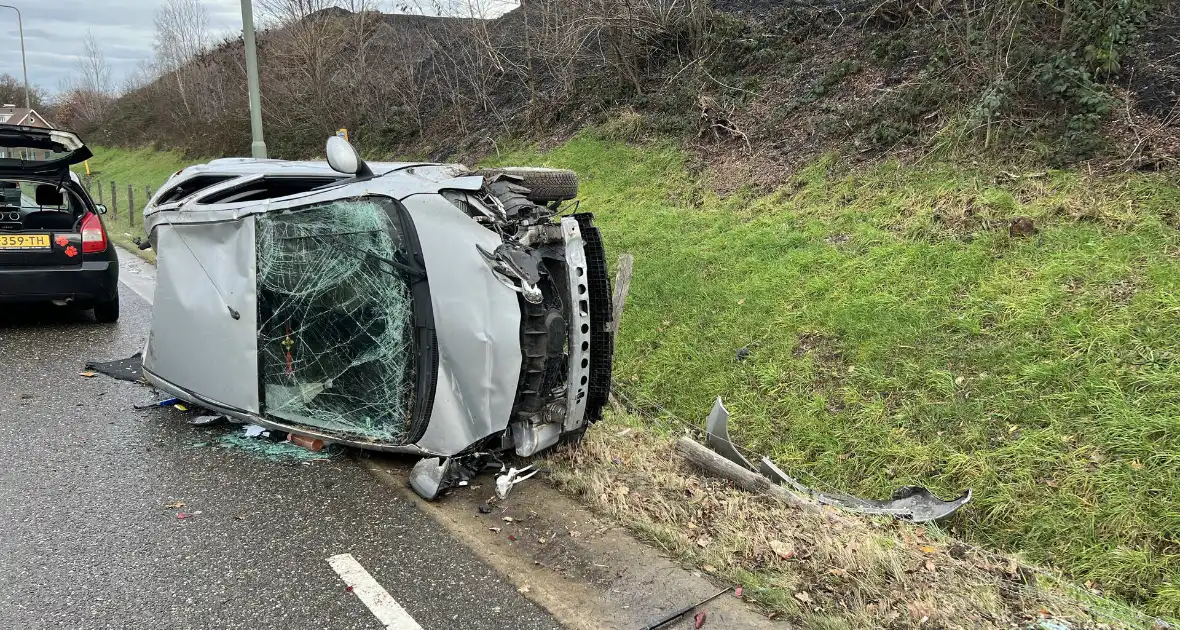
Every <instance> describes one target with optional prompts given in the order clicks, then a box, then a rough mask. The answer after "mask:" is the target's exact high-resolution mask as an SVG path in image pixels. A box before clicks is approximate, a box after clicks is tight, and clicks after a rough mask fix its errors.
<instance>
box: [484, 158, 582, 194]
mask: <svg viewBox="0 0 1180 630" xmlns="http://www.w3.org/2000/svg"><path fill="white" fill-rule="evenodd" d="M475 174H476V175H483V176H484V177H493V176H496V175H507V176H509V177H512V178H515V179H517V180H519V181H520V185H521V186H524V187H525V188H528V189H529V194H528V195H526V198H527V199H528V200H529V201H531V202H533V203H549V202H552V201H569V200H570V199H575V198H577V196H578V174H577V173H575V172H573V171H566V170H562V169H556V168H529V167H524V166H519V167H516V166H514V167H510V168H489V169H484V170H482V171H476V173H475Z"/></svg>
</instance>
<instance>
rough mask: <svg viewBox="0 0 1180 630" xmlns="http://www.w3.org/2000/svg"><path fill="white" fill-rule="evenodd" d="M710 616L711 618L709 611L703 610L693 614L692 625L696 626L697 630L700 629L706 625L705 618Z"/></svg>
mask: <svg viewBox="0 0 1180 630" xmlns="http://www.w3.org/2000/svg"><path fill="white" fill-rule="evenodd" d="M708 618H709V613H707V612H705V611H703V610H702V611H700V612H699V613H697V614H695V615H693V618H692V627H693V628H696V629H697V630H700V629H701V628H703V627H705V620H706V619H708Z"/></svg>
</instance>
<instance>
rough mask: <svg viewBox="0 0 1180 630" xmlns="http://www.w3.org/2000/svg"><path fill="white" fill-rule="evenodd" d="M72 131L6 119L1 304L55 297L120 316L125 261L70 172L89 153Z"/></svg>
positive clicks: (1, 145) (1, 128)
mask: <svg viewBox="0 0 1180 630" xmlns="http://www.w3.org/2000/svg"><path fill="white" fill-rule="evenodd" d="M90 156H91V153H90V149H88V148H86V145H84V144H83V143H82V141H81V140H80V139H79V138H78V136H77V135H75V134H74V133H72V132H69V131H60V130H56V129H42V128H38V127H20V126H14V125H0V304H2V305H10V304H12V303H28V302H54V303H56V304H69V305H73V306H76V307H79V308H92V309H94V317H95V319H97V320H98V321H100V322H114V321H116V320H118V319H119V286H118V285H119V262H118V259H117V257H116V254H115V248H114V247H113V246H112V245H111V243H110V241H109V240H108V239H107V232H106V227H105V226H104V225H103V222H102V217H101V215H102V214H104V213H105V212H106V208H105V207H104V206H102V205H101V204H95V203H94V201H93V200H92V199H91V198H90V195H88V194H87V193H86V189H85V188H83V187H82V185H81V184H80V183H79V182H78V179H77V177H76V176H75V175H74V174H73V173H71V172H70V166H71V165H73V164H78V163H80V162H82V161H83V160H86V159H88V158H90Z"/></svg>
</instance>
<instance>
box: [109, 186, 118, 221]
mask: <svg viewBox="0 0 1180 630" xmlns="http://www.w3.org/2000/svg"><path fill="white" fill-rule="evenodd" d="M111 216H116V217H117V216H119V189H118V188H115V182H111Z"/></svg>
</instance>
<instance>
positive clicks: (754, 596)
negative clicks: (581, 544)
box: [550, 416, 1150, 628]
mask: <svg viewBox="0 0 1180 630" xmlns="http://www.w3.org/2000/svg"><path fill="white" fill-rule="evenodd" d="M645 424H647V423H645V422H643V421H641V420H639V419H637V418H636V417H634V416H624V417H620V416H614V417H612V418H610V420H609V421H606V422H602V423H600V424H598V425H596V426H595V427H593V428H592V429H591V430H590V431H589V432H588V433H587V435H586V437H585V439H584V440H583V441H582V442H581V444H580V445H578V446H576V447H571V448H568V449H565V450H563V451H561V452H560V453H558V454H557V455H555V456H553V457H552V458H551V460H550V463H551V465H552V467H553V478H554V480H555V481H556V482H557V484H558V485H559V487H561V488H562V489H564V490H567V491H571V492H574V493H576V494H578V495H580V496H581V497H582V498H583V500H585V501H586V502H587V503H589V504H590V505H591V506H592V507H593V508H595V509H596V510H599V511H601V512H604V513H606V514H607V515H609V516H612V517H614V518H616V519H618V520H619V521H621V522H622V523H623V524H625V525H626V526H628V527H629V528H630V529H632V530H633V531H634V532H636V533H637V534H638V535H640V536H641V537H643V538H645V539H646V540H647V541H648V542H650V543H653V544H655V545H657V546H658V547H660V548H661V549H662V550H663V551H664V552H666V553H668V554H669V555H670V556H672V557H673V558H677V559H679V560H680V561H682V562H685V563H688V564H691V565H694V566H696V567H698V568H701V569H702V570H704V571H706V572H708V573H710V574H712V575H714V576H716V577H717V578H719V579H720V580H722V581H728V582H732V583H736V584H741V585H743V586H744V589H743V590H744V597H745V599H746V600H747V601H749V602H752V603H755V604H757V605H760V606H761V607H763V609H764V610H765V611H766V613H767V614H768V615H770V616H772V617H778V618H783V619H786V620H789V621H793V622H797V623H800V624H802V625H803V627H808V628H870V627H872V628H1012V627H1027V626H1028V625H1029V624H1030V623H1031V622H1033V621H1035V620H1037V619H1042V618H1054V619H1064V620H1069V621H1070V622H1071V623H1072V624H1073V625H1072V627H1074V628H1098V627H1112V628H1113V627H1139V625H1137V624H1138V623H1140V622H1139V620H1140V619H1141V618H1140V617H1138V616H1137V615H1136V614H1135V613H1133V612H1130V611H1127V610H1123V609H1121V608H1120V607H1118V606H1116V605H1114V604H1113V603H1111V602H1105V601H1102V600H1100V599H1097V598H1093V597H1091V596H1089V595H1087V594H1086V593H1084V592H1081V591H1080V589H1071V588H1070V587H1069V586H1066V585H1064V584H1063V583H1060V582H1059V581H1058V580H1057V578H1055V576H1053V575H1052V574H1050V573H1048V572H1043V571H1042V570H1039V569H1035V568H1033V567H1030V566H1028V565H1027V564H1025V563H1024V562H1023V561H1018V560H1017V559H1016V558H1014V557H1007V556H1003V555H1000V554H994V553H990V552H985V551H982V550H979V549H977V548H974V547H970V546H967V545H964V544H962V543H960V542H957V541H955V540H954V539H953V538H951V537H950V536H948V535H947V534H946V533H944V532H942V531H940V530H939V529H937V527H936V526H933V525H930V526H919V525H914V524H906V523H901V522H899V521H896V520H893V519H886V518H876V519H868V518H859V517H851V516H848V515H845V514H838V513H835V512H831V513H828V514H808V513H804V512H801V511H799V510H794V509H790V508H787V507H785V506H783V505H781V504H779V503H777V502H775V501H773V500H771V499H769V498H767V497H762V496H758V495H754V494H751V493H748V492H745V491H742V490H738V489H736V488H734V487H733V486H732V484H730V483H728V482H725V481H723V480H719V479H717V478H712V477H709V476H708V475H706V474H702V473H700V472H699V471H697V470H695V469H694V468H692V467H691V466H690V465H688V464H687V463H685V462H684V460H682V459H681V458H680V457H679V456H678V455H677V454H676V453H675V452H674V450H673V449H672V441H671V440H670V439H669V438H668V437H667V435H665V434H663V433H662V432H658V431H657V432H653V431H651V430H649V429H650V427H645ZM1120 618H1125V619H1127V621H1125V622H1124V621H1121V620H1120ZM1142 625H1143V626H1145V627H1146V626H1149V625H1150V622H1149V621H1146V620H1144V621H1143V622H1142Z"/></svg>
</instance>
